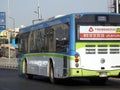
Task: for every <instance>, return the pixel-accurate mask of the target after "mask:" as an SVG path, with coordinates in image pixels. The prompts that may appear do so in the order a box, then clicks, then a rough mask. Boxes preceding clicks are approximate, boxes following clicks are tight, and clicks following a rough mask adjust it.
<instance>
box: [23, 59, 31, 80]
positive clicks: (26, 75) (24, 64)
mask: <svg viewBox="0 0 120 90" xmlns="http://www.w3.org/2000/svg"><path fill="white" fill-rule="evenodd" d="M23 73H24V75H25V78H27V79H32V78H33V75H31V74H28V73H27V61H26V60H25V61H24V62H23Z"/></svg>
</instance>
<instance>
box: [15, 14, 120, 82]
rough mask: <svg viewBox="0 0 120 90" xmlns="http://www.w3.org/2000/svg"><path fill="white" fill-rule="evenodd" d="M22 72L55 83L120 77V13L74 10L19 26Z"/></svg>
mask: <svg viewBox="0 0 120 90" xmlns="http://www.w3.org/2000/svg"><path fill="white" fill-rule="evenodd" d="M16 41H18V47H19V53H20V55H19V58H18V60H19V73H20V74H24V75H26V76H27V77H28V78H32V77H33V76H34V75H39V76H46V77H49V78H50V81H51V82H52V83H55V82H56V80H58V79H65V78H88V79H90V81H96V82H101V83H105V82H106V80H107V78H108V77H118V76H120V15H119V14H113V13H75V14H70V15H64V16H61V17H57V18H52V19H50V20H46V21H42V22H40V23H38V24H34V25H31V26H28V27H25V28H22V29H20V32H19V35H18V37H17V39H16Z"/></svg>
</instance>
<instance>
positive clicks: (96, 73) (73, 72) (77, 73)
mask: <svg viewBox="0 0 120 90" xmlns="http://www.w3.org/2000/svg"><path fill="white" fill-rule="evenodd" d="M69 76H70V77H112V76H114V77H118V76H120V70H85V69H81V68H79V69H75V68H72V69H70V73H69Z"/></svg>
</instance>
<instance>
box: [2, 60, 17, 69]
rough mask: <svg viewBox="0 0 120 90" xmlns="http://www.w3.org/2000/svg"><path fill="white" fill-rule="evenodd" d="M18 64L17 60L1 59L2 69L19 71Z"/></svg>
mask: <svg viewBox="0 0 120 90" xmlns="http://www.w3.org/2000/svg"><path fill="white" fill-rule="evenodd" d="M17 67H18V62H17V58H11V59H10V60H9V59H8V58H0V69H13V70H17Z"/></svg>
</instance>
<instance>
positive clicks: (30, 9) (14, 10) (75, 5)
mask: <svg viewBox="0 0 120 90" xmlns="http://www.w3.org/2000/svg"><path fill="white" fill-rule="evenodd" d="M8 1H9V4H8ZM38 1H39V2H40V9H41V15H42V17H43V18H44V19H47V18H50V17H52V16H56V15H63V14H70V13H80V12H108V11H109V9H108V4H109V3H108V2H110V0H0V12H6V14H7V15H6V16H7V27H8V28H12V27H13V19H11V18H8V17H12V18H14V20H15V27H20V26H21V25H24V26H28V25H31V24H32V20H35V19H37V14H36V13H35V12H34V11H37V6H38Z"/></svg>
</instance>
